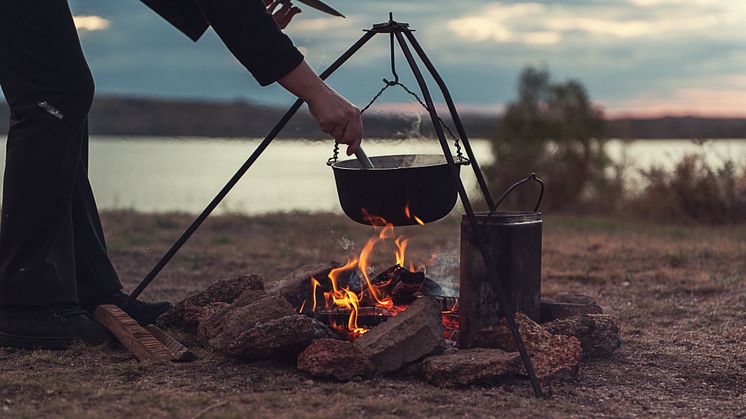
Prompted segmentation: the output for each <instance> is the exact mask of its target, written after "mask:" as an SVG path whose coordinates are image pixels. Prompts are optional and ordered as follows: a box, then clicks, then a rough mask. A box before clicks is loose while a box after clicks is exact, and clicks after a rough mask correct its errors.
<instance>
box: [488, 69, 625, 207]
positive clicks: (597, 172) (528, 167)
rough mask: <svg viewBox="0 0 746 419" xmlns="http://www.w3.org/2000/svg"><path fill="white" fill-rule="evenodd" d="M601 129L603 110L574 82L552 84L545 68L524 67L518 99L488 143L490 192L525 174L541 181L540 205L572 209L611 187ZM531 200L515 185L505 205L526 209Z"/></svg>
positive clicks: (603, 126)
mask: <svg viewBox="0 0 746 419" xmlns="http://www.w3.org/2000/svg"><path fill="white" fill-rule="evenodd" d="M605 131H606V124H605V121H604V116H603V112H602V111H601V110H600V109H599V108H598V107H596V106H594V105H593V104H592V103H591V101H590V99H589V97H588V94H587V92H586V90H585V88H584V87H583V85H582V84H581V83H580V82H577V81H574V80H570V81H567V82H564V83H553V82H552V81H551V79H550V74H549V71H548V70H547V69H546V68H540V69H536V68H533V67H527V68H525V69H524V70H523V72H522V73H521V75H520V79H519V82H518V98H517V99H516V101H515V102H513V103H511V104H509V105H508V107H507V109H506V112H505V115H504V117H503V119H502V123H501V125H500V129H499V132H498V135H497V137H496V138H495V139H494V140H493V141H492V150H493V154H494V155H495V163H493V164H492V165H490V166H489V167H487V168H486V173H487V176H488V178H489V180H490V184H491V185H492V187H493V189H494V190H493V194H494V195H496V196H499V194H500V193H502V190H504V189H505V188H507V187H508V186H509V185H510V184H512V183H513V182H515V181H516V180H519V179H521V178H523V177H525V176H526V175H527V174H528V173H530V172H536V173H537V175H539V177H541V178H542V179H544V181H545V182H546V186H547V189H546V191H547V193H546V195H545V198H544V204H543V205H542V208H545V209H562V208H571V207H577V206H578V205H579V204H580V203H581V202H583V201H586V200H588V199H592V198H593V197H595V196H597V195H598V192H599V191H605V192H608V188H609V187H612V186H613V185H610V182H609V181H610V179H609V178H608V176H607V174H606V169H607V168H608V167H609V165H610V160H609V159H608V157H607V156H606V153H605V152H604V135H605ZM612 189H613V187H612ZM535 199H536V197H535V192H534V191H532V190H530V189H527V188H524V189H519V190H516V192H515V193H514V195H512V196H511V198H510V200H509V202H508V205H511V206H519V207H521V208H530V207H531V206H532V205H533V202H534V200H535Z"/></svg>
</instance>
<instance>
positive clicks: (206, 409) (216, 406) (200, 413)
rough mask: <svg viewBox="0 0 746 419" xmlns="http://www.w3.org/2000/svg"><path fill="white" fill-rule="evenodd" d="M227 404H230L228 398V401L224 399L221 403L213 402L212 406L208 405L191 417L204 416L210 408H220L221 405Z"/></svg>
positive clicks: (195, 418)
mask: <svg viewBox="0 0 746 419" xmlns="http://www.w3.org/2000/svg"><path fill="white" fill-rule="evenodd" d="M226 404H228V401H227V400H226V401H222V402H220V403H215V404H212V405H210V406H207V407H206V408H204V409H202V410H201V411H200V412H199V413H197V414H196V415H194V416H192V417H191V419H197V418H200V417H202V416H203V415H204V414H205V413H207V412H209V411H210V410H212V409H216V408H218V407H220V406H225V405H226Z"/></svg>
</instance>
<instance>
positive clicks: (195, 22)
mask: <svg viewBox="0 0 746 419" xmlns="http://www.w3.org/2000/svg"><path fill="white" fill-rule="evenodd" d="M141 1H142V2H143V3H145V4H146V5H148V7H150V8H151V9H153V11H154V12H156V13H158V14H159V15H161V16H162V17H163V18H164V19H166V20H167V21H169V22H170V23H171V24H172V25H174V26H175V27H176V28H177V29H178V30H180V31H182V32H184V33H185V34H186V36H188V37H190V38H192V40H193V41H196V40H198V39H199V38H200V37H201V36H202V34H203V33H205V31H206V30H207V28H208V27H209V26H210V25H209V24H208V23H207V19H206V18H205V15H204V14H202V9H200V7H199V5H198V4H197V3H196V2H195V1H194V0H141Z"/></svg>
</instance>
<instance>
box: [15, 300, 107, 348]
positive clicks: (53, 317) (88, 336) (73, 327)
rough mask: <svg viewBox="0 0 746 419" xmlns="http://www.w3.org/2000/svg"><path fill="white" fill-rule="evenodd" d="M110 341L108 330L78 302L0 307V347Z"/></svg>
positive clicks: (59, 346) (54, 345) (66, 345)
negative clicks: (76, 303)
mask: <svg viewBox="0 0 746 419" xmlns="http://www.w3.org/2000/svg"><path fill="white" fill-rule="evenodd" d="M110 340H111V335H110V334H109V332H108V331H107V330H106V329H105V328H104V327H103V326H101V325H100V324H98V323H97V322H96V321H95V320H93V318H92V317H91V316H90V314H88V312H86V311H85V310H84V309H83V307H81V306H79V305H59V306H46V307H44V306H41V307H33V306H25V307H0V346H12V347H15V348H30V349H37V348H38V349H65V348H67V347H69V346H70V345H71V344H73V343H74V342H79V341H82V342H85V343H89V344H93V345H98V344H101V343H105V342H108V341H110Z"/></svg>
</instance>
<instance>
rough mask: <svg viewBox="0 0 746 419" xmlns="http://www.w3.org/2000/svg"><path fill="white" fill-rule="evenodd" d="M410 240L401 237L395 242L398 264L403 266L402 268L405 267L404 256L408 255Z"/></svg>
mask: <svg viewBox="0 0 746 419" xmlns="http://www.w3.org/2000/svg"><path fill="white" fill-rule="evenodd" d="M408 242H409V240H407V239H405V238H404V237H402V236H399V237H397V238H396V240H394V244H395V245H396V252H395V256H396V264H397V265H399V266H401V267H402V268H403V267H404V266H405V265H404V255H405V254H406V253H407V243H408Z"/></svg>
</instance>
